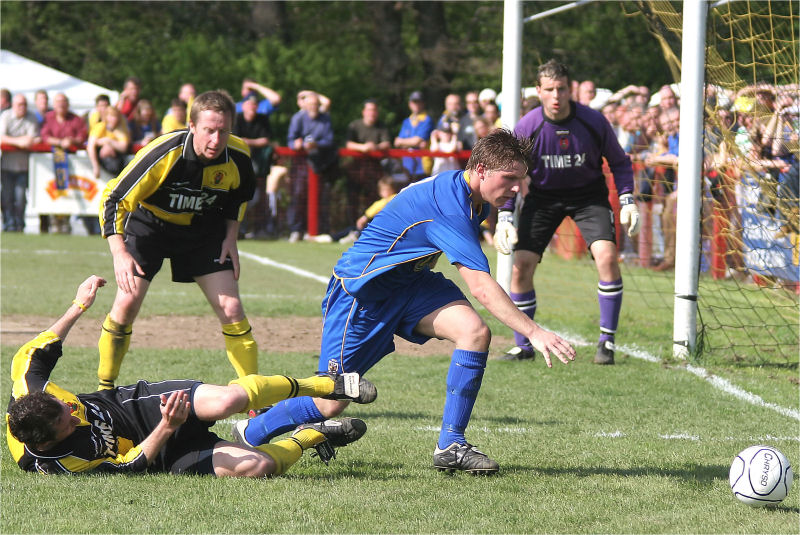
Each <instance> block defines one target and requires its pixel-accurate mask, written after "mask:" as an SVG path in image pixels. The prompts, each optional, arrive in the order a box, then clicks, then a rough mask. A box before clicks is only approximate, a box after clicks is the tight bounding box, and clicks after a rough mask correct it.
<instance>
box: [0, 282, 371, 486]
mask: <svg viewBox="0 0 800 535" xmlns="http://www.w3.org/2000/svg"><path fill="white" fill-rule="evenodd" d="M105 283H106V281H105V280H104V279H102V278H101V277H98V276H96V275H92V276H91V277H89V278H88V279H86V280H85V281H84V282H83V283H82V284H81V285H80V286H79V287H78V292H77V295H76V297H75V300H74V301H73V302H72V305H71V306H70V307H69V308H68V309H67V311H66V313H65V314H64V315H63V316H62V317H61V318H60V319H59V320H58V321H56V322H55V323H54V324H53V325H52V326H51V327H50V329H48V330H47V331H44V332H43V333H41V334H40V335H39V336H37V337H36V338H34V339H33V340H31V341H30V342H28V343H27V344H25V345H24V346H22V348H20V350H19V351H17V354H16V355H15V356H14V359H13V362H12V364H11V378H12V380H13V387H12V394H11V402H10V403H9V406H8V412H7V414H6V424H7V431H8V433H7V435H6V436H7V439H8V446H9V449H10V450H11V454H12V456H13V457H14V460H15V461H17V464H18V465H19V467H20V468H22V469H23V470H27V471H30V472H37V471H38V472H42V473H72V472H85V471H89V470H99V471H107V472H142V471H145V470H149V471H151V472H170V473H173V474H214V475H216V476H232V477H261V476H277V475H281V474H283V473H284V472H285V471H286V470H287V469H288V468H289V467H290V466H291V465H292V464H294V463H295V462H296V461H297V460H298V459H299V458H300V455H301V454H302V452H303V451H304V450H306V449H308V448H315V449H316V450H317V453H318V454H319V456H320V458H321V459H322V460H323V461H325V463H327V462H328V460H329V459H330V458H332V457H334V456H335V452H334V450H333V448H334V447H337V446H344V445H347V444H349V443H351V442H353V441H355V440H358V439H359V438H360V437H361V436H362V435H363V434H364V432H365V431H366V429H367V428H366V424H364V422H362V421H361V420H358V419H354V418H345V419H342V420H340V421H335V420H328V421H325V422H321V423H317V424H312V425H301V426H299V427H298V428H297V430H296V431H295V432H294V434H292V436H291V437H289V438H286V439H284V440H280V441H278V442H275V443H274V444H267V445H264V446H259V447H258V448H250V447H247V446H242V445H240V444H234V443H232V442H227V441H225V440H222V439H221V438H219V437H218V436H217V435H215V434H214V433H212V432H211V431H210V430H209V428H210V427H211V426H213V425H214V423H215V422H216V421H217V420H220V419H223V418H227V417H229V416H231V415H233V414H235V413H238V412H246V411H248V410H249V409H252V408H260V407H265V406H267V405H270V404H273V403H276V402H278V401H280V400H283V399H286V398H289V397H294V396H322V397H327V398H330V399H347V400H352V401H356V402H357V403H369V402H371V401H373V400H374V399H375V397H376V396H377V392H376V390H375V387H374V385H372V384H371V383H370V382H369V381H367V380H366V379H359V378H358V377H357V375H356V374H353V375H325V376H317V377H309V378H307V379H293V378H291V377H284V376H282V375H274V376H263V375H248V376H245V377H240V378H239V379H236V380H234V381H231V382H230V383H229V384H228V385H227V386H220V385H210V384H204V383H201V382H200V381H190V380H175V381H160V382H156V383H149V382H146V381H139V382H138V383H136V384H134V385H129V386H119V387H116V388H113V389H110V390H101V391H97V392H94V393H91V394H77V395H75V394H72V393H70V392H68V391H66V390H64V389H62V388H60V387H58V386H56V385H55V384H54V383H52V382H50V380H49V377H50V373H51V372H52V371H53V368H54V367H55V365H56V364H57V362H58V360H59V358H60V357H61V353H62V342H63V340H64V339H65V338H66V336H67V333H69V330H70V329H71V328H72V326H73V325H74V324H75V322H76V321H77V320H78V318H79V317H80V316H81V314H82V313H83V312H84V311H85V310H86V309H88V308H89V307H90V306H92V303H93V302H94V299H95V295H96V293H97V290H98V289H99V288H100V287H101V286H103V285H105Z"/></svg>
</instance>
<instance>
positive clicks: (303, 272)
mask: <svg viewBox="0 0 800 535" xmlns="http://www.w3.org/2000/svg"><path fill="white" fill-rule="evenodd" d="M239 256H243V257H245V258H249V259H250V260H255V261H256V262H258V263H259V264H261V265H264V266H270V267H274V268H278V269H282V270H284V271H288V272H289V273H292V274H293V275H297V276H298V277H305V278H307V279H312V280H315V281H317V282H321V283H322V284H328V281H330V279H331V278H330V276H328V277H322V276H320V275H317V274H316V273H311V272H310V271H306V270H305V269H301V268H298V267H295V266H291V265H289V264H281V263H280V262H276V261H275V260H272V259H270V258H267V257H266V256H258V255H256V254H253V253H248V252H247V251H239Z"/></svg>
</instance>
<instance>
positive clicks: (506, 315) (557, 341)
mask: <svg viewBox="0 0 800 535" xmlns="http://www.w3.org/2000/svg"><path fill="white" fill-rule="evenodd" d="M456 267H457V268H458V272H459V274H460V275H461V277H462V278H463V279H464V282H466V283H467V286H468V287H469V291H470V293H471V294H472V295H473V296H474V297H475V299H477V300H478V301H479V302H480V303H481V304H482V305H483V306H485V307H486V310H488V311H489V312H490V313H491V314H492V315H493V316H494V317H495V318H497V319H499V320H500V321H502V322H503V323H504V324H505V325H506V326H508V327H510V328H512V329H514V330H515V331H517V332H520V333H524V334H525V335H526V336H527V337H528V338H529V339H530V340H531V342H532V343H533V347H534V348H535V349H536V350H538V351H539V352H541V353H542V355H544V360H545V363H546V364H547V367H548V368H552V366H553V364H552V361H551V358H550V354H551V353H552V354H553V355H555V356H556V357H558V359H559V360H560V361H561V362H563V363H564V364H568V363H569V361H571V360H574V359H575V349H574V348H573V347H572V346H571V345H570V344H569V342H567V341H566V340H564V339H563V338H561V337H560V336H558V335H557V334H555V333H553V332H550V331H548V330H546V329H542V328H541V327H540V326H539V325H538V324H537V323H536V322H534V321H533V320H532V319H530V318H529V317H528V316H526V315H525V314H523V313H522V312H520V311H519V309H518V308H517V307H516V305H515V304H514V302H513V301H511V299H510V298H509V297H508V295H507V294H506V292H505V291H504V290H503V288H501V287H500V285H499V284H497V282H496V281H495V280H494V279H493V278H492V276H491V275H490V274H489V273H486V272H484V271H477V270H474V269H469V268H467V267H464V266H462V265H461V264H456Z"/></svg>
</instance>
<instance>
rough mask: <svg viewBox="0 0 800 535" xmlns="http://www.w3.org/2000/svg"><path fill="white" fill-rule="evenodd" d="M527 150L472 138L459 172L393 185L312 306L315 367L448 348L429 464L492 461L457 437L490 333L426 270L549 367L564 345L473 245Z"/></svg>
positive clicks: (257, 428) (483, 467) (285, 417)
mask: <svg viewBox="0 0 800 535" xmlns="http://www.w3.org/2000/svg"><path fill="white" fill-rule="evenodd" d="M530 148H531V147H530V144H529V143H528V142H527V141H526V140H524V139H522V140H520V139H519V138H517V137H515V136H514V135H513V134H512V133H511V132H510V131H508V130H497V131H495V132H492V133H491V134H489V135H488V136H487V137H485V138H483V139H481V140H480V141H478V143H477V144H476V145H475V147H474V148H473V151H472V156H471V157H470V159H469V162H468V163H467V169H466V170H465V171H446V172H443V173H440V174H438V175H436V176H433V177H430V178H427V179H425V180H422V181H420V182H417V183H415V184H412V185H410V186H408V187H406V188H405V189H403V190H402V191H401V192H400V193H399V194H397V196H396V197H395V198H394V199H393V200H392V201H390V202H389V203H388V204H387V205H386V207H385V208H384V209H383V210H381V211H380V212H379V213H378V215H377V216H376V217H375V219H373V220H372V222H370V224H369V225H367V227H366V228H365V229H364V231H363V232H362V234H361V237H360V238H359V239H358V241H356V242H355V244H354V245H353V246H352V247H351V248H350V249H349V250H347V251H346V252H345V253H344V254H343V255H342V257H341V259H340V260H339V262H338V263H337V264H336V266H335V267H334V270H333V277H332V278H331V281H330V283H329V285H328V291H327V294H326V296H325V299H324V300H323V302H322V312H323V329H322V347H321V352H320V361H319V372H320V373H330V372H332V371H336V372H337V373H343V372H348V371H353V372H359V373H361V374H363V373H364V372H366V371H367V370H369V369H370V368H371V367H372V366H374V365H375V364H376V363H377V362H378V361H379V360H380V359H382V358H383V357H384V356H386V355H388V354H389V353H391V352H392V351H394V335H398V336H401V337H403V338H405V339H406V340H409V341H411V342H415V343H418V344H423V343H425V342H426V341H427V340H429V339H430V338H439V339H446V340H450V341H452V342H453V343H454V344H455V350H454V351H453V356H452V360H451V363H450V369H449V371H448V374H447V394H446V398H445V405H444V415H443V417H442V428H441V432H440V435H439V441H438V444H437V445H436V448H435V450H434V455H433V466H434V467H435V468H437V469H440V470H463V471H467V472H470V473H494V472H497V470H498V469H499V465H498V464H497V463H496V462H495V461H494V460H492V459H490V458H489V457H488V456H487V455H485V454H484V453H482V452H480V451H479V450H478V449H476V448H474V447H473V446H472V445H470V444H469V443H468V442H467V441H466V439H465V437H464V432H465V430H466V427H467V424H468V423H469V419H470V415H471V413H472V408H473V405H474V403H475V399H476V397H477V395H478V390H479V389H480V385H481V380H482V378H483V373H484V369H485V367H486V360H487V356H488V349H489V342H490V339H491V333H490V331H489V328H488V327H487V326H486V324H485V323H484V321H483V319H482V318H481V316H480V315H479V314H478V313H477V312H476V311H475V309H473V308H472V305H471V304H470V302H469V301H468V300H467V299H466V297H465V296H464V294H463V293H462V292H461V290H459V288H458V287H457V286H456V285H455V284H454V283H453V282H452V281H450V280H448V279H446V278H444V277H443V276H442V274H441V273H437V272H433V271H432V268H433V267H434V265H435V264H436V261H437V260H438V259H439V257H440V256H441V255H442V253H444V254H445V256H446V257H447V259H448V261H449V262H450V263H451V264H454V265H455V266H456V268H457V269H458V272H459V274H460V275H461V276H462V277H463V278H464V281H465V282H466V284H467V286H468V288H469V291H470V293H471V294H472V295H473V296H474V297H475V298H476V299H477V300H478V301H479V302H480V303H481V304H482V305H483V306H485V307H486V309H487V310H488V311H489V312H490V313H492V314H493V315H494V316H495V317H496V318H498V319H499V320H500V321H502V322H503V323H504V324H505V325H507V326H509V327H511V328H512V329H514V330H518V331H520V332H523V333H525V335H526V336H527V337H528V338H529V339H531V340H532V342H533V344H534V347H536V349H537V350H539V351H541V352H542V353H543V354H544V357H545V360H546V362H547V365H548V366H552V364H551V360H550V355H551V354H553V355H555V356H556V357H558V359H560V360H561V361H562V362H564V363H568V362H569V361H570V360H572V359H573V358H574V357H575V350H574V349H573V348H572V347H571V346H570V345H569V344H568V343H567V342H566V341H565V340H563V339H562V338H560V337H559V336H558V335H556V334H554V333H552V332H549V331H546V330H544V329H542V328H541V327H539V326H538V325H537V324H536V323H534V322H533V320H531V319H530V318H529V317H528V316H526V315H525V314H523V313H522V312H520V311H519V310H518V309H517V307H516V306H514V303H512V301H511V299H509V297H508V296H507V295H506V293H505V292H504V291H503V289H502V288H501V287H500V286H499V285H498V284H497V283H496V282H495V281H494V279H492V277H491V275H490V273H489V263H488V260H487V259H486V256H485V255H484V254H483V251H482V250H481V246H480V242H479V236H480V232H481V231H480V224H481V222H482V221H483V220H484V219H485V218H486V216H487V214H488V213H489V205H490V204H491V205H494V206H501V205H503V204H504V203H505V202H506V201H507V200H509V199H512V198H513V197H514V196H515V195H516V194H517V192H518V191H519V188H520V185H521V182H522V180H523V179H524V178H525V174H526V172H527V155H528V154H529V153H530ZM346 406H347V403H346V402H345V403H341V402H339V401H334V400H326V399H320V398H311V397H299V398H295V399H293V400H288V402H280V403H278V404H276V405H275V406H274V407H272V408H271V409H269V410H268V411H267V412H265V413H263V414H261V415H259V416H257V417H255V418H253V419H250V420H249V421H242V422H241V423H239V424H237V425H235V426H234V436H237V437H239V440H240V441H242V442H244V443H246V444H253V445H258V444H262V443H264V442H267V441H269V440H270V439H271V438H273V437H275V436H277V435H280V434H281V433H284V432H286V431H289V430H291V429H293V428H295V427H296V426H297V425H298V424H300V423H304V422H318V421H322V420H325V419H326V418H329V417H330V416H332V415H336V414H339V413H341V412H342V411H343V410H344V409H345V407H346Z"/></svg>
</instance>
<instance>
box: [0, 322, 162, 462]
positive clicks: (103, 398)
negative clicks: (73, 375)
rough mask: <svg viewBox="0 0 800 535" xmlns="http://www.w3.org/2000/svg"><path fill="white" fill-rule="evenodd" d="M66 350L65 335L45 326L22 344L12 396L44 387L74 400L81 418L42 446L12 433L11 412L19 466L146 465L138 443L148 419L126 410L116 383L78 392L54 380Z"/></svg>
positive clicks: (13, 375) (75, 412)
mask: <svg viewBox="0 0 800 535" xmlns="http://www.w3.org/2000/svg"><path fill="white" fill-rule="evenodd" d="M61 352H62V344H61V339H60V338H58V336H56V334H55V333H53V332H51V331H45V332H43V333H41V334H40V335H39V336H37V337H36V338H34V339H33V340H31V341H30V342H28V343H27V344H25V345H24V346H22V347H21V348H20V349H19V351H17V353H16V355H14V359H13V361H12V363H11V379H12V381H13V385H12V390H11V401H13V400H16V399H18V398H19V397H21V396H24V395H25V394H28V393H29V392H34V391H41V390H43V391H45V392H47V393H49V394H52V395H53V396H55V397H56V398H58V399H60V400H62V401H63V402H65V403H67V404H69V405H71V406H72V414H73V416H77V417H78V418H79V419H80V421H81V422H80V424H78V427H77V428H76V429H75V431H74V432H73V433H72V434H71V435H70V436H69V437H67V438H66V439H65V440H63V441H61V442H60V443H58V444H57V445H56V446H55V447H53V448H51V449H48V450H47V451H37V450H35V449H33V448H32V447H29V446H28V445H26V444H23V443H21V442H19V441H18V440H17V439H16V438H15V437H14V436H13V435H12V434H11V432H10V431H9V429H8V413H6V439H7V440H8V447H9V449H10V450H11V455H12V457H13V458H14V460H15V461H16V462H17V464H18V465H19V467H20V468H22V469H23V470H26V471H29V472H41V473H47V474H53V473H74V472H85V471H89V470H99V471H110V472H140V471H144V470H146V469H147V467H148V460H147V458H146V456H145V455H144V453H143V452H142V450H141V448H140V447H139V446H138V445H137V444H139V443H141V442H142V440H144V438H145V437H146V435H147V429H146V425H143V423H142V422H139V421H137V419H136V418H134V417H133V416H132V415H130V414H128V413H126V411H125V410H124V408H123V407H122V406H121V403H120V402H119V400H118V398H117V396H116V393H115V391H116V389H114V390H103V391H99V392H95V393H92V394H78V395H75V394H72V393H71V392H68V391H66V390H64V389H62V388H60V387H59V386H57V385H56V384H55V383H52V382H51V381H50V380H49V377H50V373H51V372H52V370H53V368H54V367H55V365H56V363H57V362H58V359H59V358H60V357H61Z"/></svg>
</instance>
